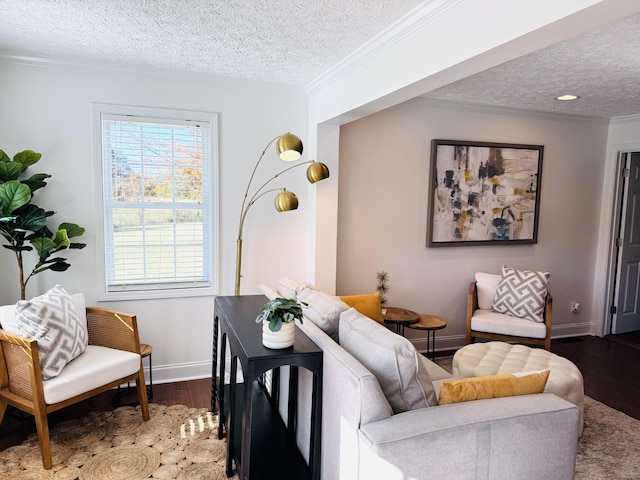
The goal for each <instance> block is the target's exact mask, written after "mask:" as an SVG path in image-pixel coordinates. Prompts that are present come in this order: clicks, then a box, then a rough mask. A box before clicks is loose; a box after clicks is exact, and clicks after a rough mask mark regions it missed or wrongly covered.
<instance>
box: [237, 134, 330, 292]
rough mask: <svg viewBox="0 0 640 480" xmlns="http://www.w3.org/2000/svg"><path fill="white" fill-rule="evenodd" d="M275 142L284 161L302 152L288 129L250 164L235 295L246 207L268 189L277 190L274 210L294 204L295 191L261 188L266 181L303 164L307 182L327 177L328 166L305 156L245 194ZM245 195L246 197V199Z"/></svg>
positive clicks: (294, 206)
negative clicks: (305, 159)
mask: <svg viewBox="0 0 640 480" xmlns="http://www.w3.org/2000/svg"><path fill="white" fill-rule="evenodd" d="M276 140H277V143H276V152H277V153H278V156H279V157H280V158H281V159H282V160H285V161H288V162H292V161H295V160H298V159H299V158H300V156H301V155H302V141H301V140H300V139H299V138H298V137H296V136H295V135H293V134H292V133H284V134H282V135H279V136H277V137H275V138H274V139H273V140H271V141H270V142H269V143H268V144H267V146H266V147H264V150H263V151H262V154H260V157H259V158H258V161H257V162H256V165H255V166H254V167H253V172H251V177H249V183H248V184H247V189H246V190H245V192H244V198H243V199H242V208H241V209H240V220H239V222H238V240H237V242H236V288H235V295H240V279H241V278H242V229H243V227H244V221H245V219H246V218H247V213H248V212H249V209H250V208H251V207H252V206H253V204H254V203H256V202H257V201H258V200H259V199H260V198H262V197H264V196H265V195H267V194H269V193H271V192H279V193H278V194H277V195H276V198H275V208H276V210H277V211H278V212H288V211H290V210H295V209H297V208H298V197H297V196H296V194H295V193H293V192H290V191H289V190H287V189H286V188H280V187H278V188H271V189H269V190H265V188H266V187H267V185H269V184H270V183H271V182H272V181H274V180H275V179H276V178H278V177H279V176H280V175H282V174H283V173H286V172H288V171H289V170H293V169H294V168H297V167H301V166H303V165H309V167H307V180H308V181H309V183H317V182H319V181H321V180H324V179H325V178H329V168H328V167H327V166H326V165H325V164H324V163H320V162H316V161H315V160H307V161H306V162H302V163H298V164H296V165H293V166H291V167H288V168H285V169H284V170H282V171H280V172H278V173H276V174H275V175H274V176H272V177H271V178H270V179H269V180H267V181H266V182H264V183H263V184H262V185H261V186H260V187H259V188H257V189H256V190H255V192H253V195H251V197H249V190H250V189H251V183H252V182H253V177H254V176H255V174H256V170H257V169H258V165H260V162H261V161H262V159H263V158H264V155H265V154H266V153H267V150H268V148H269V147H270V146H271V144H273V142H275V141H276ZM247 199H248V201H247Z"/></svg>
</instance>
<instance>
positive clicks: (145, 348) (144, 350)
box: [113, 343, 153, 406]
mask: <svg viewBox="0 0 640 480" xmlns="http://www.w3.org/2000/svg"><path fill="white" fill-rule="evenodd" d="M152 353H153V347H152V346H151V345H148V344H146V343H141V344H140V358H148V359H149V386H148V387H147V400H152V399H153V365H152V364H151V354H152ZM120 390H121V387H120V385H118V394H117V396H116V397H115V398H114V399H113V401H114V404H115V405H117V406H132V405H138V403H139V402H138V397H137V396H135V397H134V398H131V399H130V401H128V400H129V399H125V400H123V399H122V397H121V395H120ZM122 390H124V392H126V393H131V392H133V391H135V390H136V389H135V387H132V386H131V385H130V384H129V382H127V386H126V387H124V388H123V389H122ZM125 397H130V395H125Z"/></svg>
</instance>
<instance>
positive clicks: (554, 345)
mask: <svg viewBox="0 0 640 480" xmlns="http://www.w3.org/2000/svg"><path fill="white" fill-rule="evenodd" d="M638 339H639V340H640V336H639V337H638ZM632 340H633V339H632V336H615V337H614V338H611V337H605V338H599V337H573V338H567V339H558V340H552V341H551V351H552V352H553V353H556V354H558V355H560V356H563V357H566V358H568V359H569V360H571V361H572V362H573V363H575V364H576V366H577V367H578V368H579V369H580V371H581V372H582V376H583V378H584V393H585V394H586V395H588V396H590V397H591V398H593V399H595V400H598V401H599V402H602V403H604V404H605V405H609V406H610V407H612V408H615V409H616V410H620V411H621V412H624V413H626V414H627V415H629V416H631V417H633V418H636V419H638V420H640V402H638V398H640V343H635V344H634V342H633V341H632Z"/></svg>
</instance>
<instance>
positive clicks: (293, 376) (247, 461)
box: [211, 295, 322, 480]
mask: <svg viewBox="0 0 640 480" xmlns="http://www.w3.org/2000/svg"><path fill="white" fill-rule="evenodd" d="M267 300H268V299H267V298H266V297H265V296H263V295H244V296H229V297H217V298H216V300H215V310H214V326H213V373H212V376H213V378H212V380H213V381H212V387H211V409H212V411H216V406H219V414H220V417H219V426H218V437H219V438H222V437H223V425H224V428H225V429H226V433H227V472H226V473H227V476H231V475H232V474H233V466H232V460H235V462H236V467H237V470H238V475H239V477H240V480H257V479H261V478H265V479H266V478H287V479H289V478H291V479H297V478H304V479H308V478H311V479H314V480H317V479H319V478H320V434H321V423H320V422H321V418H322V350H321V349H320V348H318V346H317V345H316V344H315V343H313V342H312V341H311V340H310V339H309V338H308V337H307V336H306V335H305V334H304V332H303V331H302V330H300V329H299V328H297V327H296V338H295V343H294V345H293V347H289V348H285V349H282V350H272V349H269V348H266V347H264V346H263V345H262V324H257V323H256V320H255V319H256V316H257V315H258V313H259V312H260V309H261V308H262V306H263V305H264V304H265V303H266V302H267ZM218 336H220V339H218ZM218 340H220V349H218ZM227 342H228V344H229V349H230V351H231V362H230V363H231V365H230V374H231V376H230V383H229V384H228V385H226V384H225V372H226V364H225V363H226V358H225V357H226V356H225V351H226V348H227V347H226V345H227ZM238 360H239V361H240V365H241V366H242V373H243V377H244V383H243V384H241V385H236V374H237V368H238ZM218 364H219V365H220V376H219V379H218V380H217V381H216V373H217V366H218ZM285 365H289V366H290V367H291V370H290V375H289V388H288V390H289V392H288V393H289V395H288V405H287V423H286V426H285V423H284V421H283V420H282V418H281V417H280V414H279V413H278V408H277V406H278V401H279V391H278V384H279V369H280V367H281V366H285ZM298 367H303V368H306V369H308V370H309V371H310V372H312V373H313V393H312V405H311V425H310V427H311V428H310V438H309V464H308V465H307V464H306V462H304V460H303V458H302V455H301V454H300V452H299V450H298V448H297V446H296V423H297V418H296V417H297V392H298ZM269 370H272V371H273V378H272V383H271V385H272V387H271V390H270V392H269V391H268V389H267V388H266V387H265V386H264V384H263V383H262V382H261V381H260V380H261V379H262V378H263V376H264V374H265V372H268V371H269ZM238 388H240V392H241V394H240V395H238V394H237V390H238ZM216 402H217V405H216ZM250 472H251V473H250Z"/></svg>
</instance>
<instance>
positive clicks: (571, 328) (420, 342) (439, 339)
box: [409, 323, 592, 353]
mask: <svg viewBox="0 0 640 480" xmlns="http://www.w3.org/2000/svg"><path fill="white" fill-rule="evenodd" d="M591 326H592V325H591V324H590V323H574V324H570V325H558V326H555V327H552V330H551V332H552V333H551V339H552V340H553V339H554V338H565V337H580V336H583V335H591ZM409 340H411V343H413V346H414V347H416V350H418V351H419V352H420V353H425V352H426V351H427V339H426V338H411V339H409ZM466 343H467V336H466V334H462V335H442V336H439V335H438V336H436V352H440V351H447V350H457V349H459V348H461V347H464V346H465V345H466Z"/></svg>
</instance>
